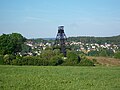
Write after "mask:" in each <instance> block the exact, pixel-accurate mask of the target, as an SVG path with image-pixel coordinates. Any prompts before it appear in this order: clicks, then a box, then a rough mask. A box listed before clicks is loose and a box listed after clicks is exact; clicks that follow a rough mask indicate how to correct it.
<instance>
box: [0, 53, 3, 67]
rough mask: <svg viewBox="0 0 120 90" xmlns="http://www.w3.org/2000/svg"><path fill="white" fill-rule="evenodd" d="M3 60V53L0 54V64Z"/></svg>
mask: <svg viewBox="0 0 120 90" xmlns="http://www.w3.org/2000/svg"><path fill="white" fill-rule="evenodd" d="M3 64H4V61H3V55H0V65H3Z"/></svg>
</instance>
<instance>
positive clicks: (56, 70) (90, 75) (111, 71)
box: [0, 65, 120, 90]
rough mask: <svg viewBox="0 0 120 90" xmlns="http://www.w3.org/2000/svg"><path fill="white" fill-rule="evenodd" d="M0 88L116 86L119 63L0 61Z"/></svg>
mask: <svg viewBox="0 0 120 90" xmlns="http://www.w3.org/2000/svg"><path fill="white" fill-rule="evenodd" d="M0 90H120V67H74V66H7V65H6V66H5V65H0Z"/></svg>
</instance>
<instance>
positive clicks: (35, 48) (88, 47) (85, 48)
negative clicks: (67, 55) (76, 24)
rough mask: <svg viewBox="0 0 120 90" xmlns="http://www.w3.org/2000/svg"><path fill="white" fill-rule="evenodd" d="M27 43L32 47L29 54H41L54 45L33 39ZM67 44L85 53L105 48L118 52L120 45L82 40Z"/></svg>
mask: <svg viewBox="0 0 120 90" xmlns="http://www.w3.org/2000/svg"><path fill="white" fill-rule="evenodd" d="M25 44H26V45H27V46H29V47H31V50H32V52H27V54H28V55H33V53H35V54H36V55H40V53H41V51H42V50H45V49H46V48H48V47H49V48H51V47H52V46H53V42H46V43H45V42H39V43H34V42H32V41H27V42H25ZM65 44H66V45H69V46H70V47H72V48H74V49H73V50H75V51H80V52H84V53H88V52H90V51H100V50H101V49H105V50H111V51H112V52H113V53H116V52H117V51H118V50H119V49H120V46H119V45H116V44H110V43H104V44H97V43H82V42H75V41H71V42H66V43H65Z"/></svg>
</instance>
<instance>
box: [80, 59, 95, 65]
mask: <svg viewBox="0 0 120 90" xmlns="http://www.w3.org/2000/svg"><path fill="white" fill-rule="evenodd" d="M79 65H80V66H94V63H93V62H92V61H90V60H88V59H83V60H81V62H80V64H79Z"/></svg>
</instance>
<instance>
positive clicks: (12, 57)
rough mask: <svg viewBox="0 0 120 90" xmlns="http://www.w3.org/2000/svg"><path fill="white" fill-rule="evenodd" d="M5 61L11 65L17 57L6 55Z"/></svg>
mask: <svg viewBox="0 0 120 90" xmlns="http://www.w3.org/2000/svg"><path fill="white" fill-rule="evenodd" d="M3 59H4V64H8V65H10V64H11V62H12V60H13V59H15V56H14V55H11V54H6V55H4V57H3Z"/></svg>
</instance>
